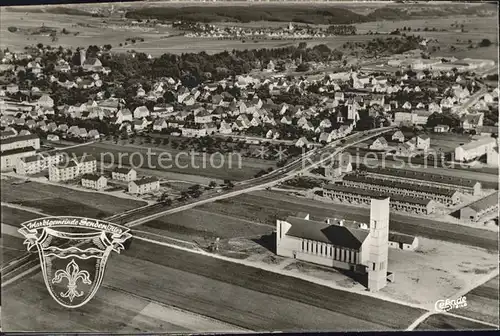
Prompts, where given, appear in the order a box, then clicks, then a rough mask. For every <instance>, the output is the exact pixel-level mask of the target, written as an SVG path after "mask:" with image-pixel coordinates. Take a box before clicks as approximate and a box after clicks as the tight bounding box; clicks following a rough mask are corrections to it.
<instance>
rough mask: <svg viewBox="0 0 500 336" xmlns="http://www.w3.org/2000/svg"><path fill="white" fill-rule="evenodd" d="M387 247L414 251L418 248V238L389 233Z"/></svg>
mask: <svg viewBox="0 0 500 336" xmlns="http://www.w3.org/2000/svg"><path fill="white" fill-rule="evenodd" d="M389 247H390V248H395V249H400V250H403V251H415V250H416V249H417V247H418V238H417V237H415V236H410V235H406V234H402V233H396V232H389Z"/></svg>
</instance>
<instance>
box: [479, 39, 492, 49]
mask: <svg viewBox="0 0 500 336" xmlns="http://www.w3.org/2000/svg"><path fill="white" fill-rule="evenodd" d="M490 45H491V41H490V40H489V39H482V40H481V42H479V46H480V47H489V46H490Z"/></svg>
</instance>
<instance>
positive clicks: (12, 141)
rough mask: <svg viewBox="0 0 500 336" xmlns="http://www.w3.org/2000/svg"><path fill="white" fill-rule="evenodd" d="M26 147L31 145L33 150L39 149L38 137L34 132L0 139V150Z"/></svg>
mask: <svg viewBox="0 0 500 336" xmlns="http://www.w3.org/2000/svg"><path fill="white" fill-rule="evenodd" d="M26 147H33V148H34V149H35V150H36V149H40V138H39V137H38V136H37V135H36V134H29V135H17V136H11V137H8V138H3V139H0V150H1V151H2V152H3V151H7V150H11V149H19V148H26Z"/></svg>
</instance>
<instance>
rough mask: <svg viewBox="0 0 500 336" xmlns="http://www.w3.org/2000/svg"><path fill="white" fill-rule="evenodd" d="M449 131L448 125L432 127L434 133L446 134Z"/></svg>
mask: <svg viewBox="0 0 500 336" xmlns="http://www.w3.org/2000/svg"><path fill="white" fill-rule="evenodd" d="M449 131H450V126H448V125H436V126H434V133H447V132H449Z"/></svg>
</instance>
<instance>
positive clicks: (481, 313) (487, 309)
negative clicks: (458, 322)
mask: <svg viewBox="0 0 500 336" xmlns="http://www.w3.org/2000/svg"><path fill="white" fill-rule="evenodd" d="M498 285H499V284H498V275H497V276H496V277H495V278H493V279H491V280H490V281H488V282H486V283H485V284H483V285H481V286H479V287H476V288H474V289H473V290H472V291H470V292H469V293H467V294H465V297H466V298H467V307H463V308H458V309H455V310H454V311H453V313H454V314H457V315H462V316H466V317H470V318H473V319H476V320H480V321H485V322H489V323H493V324H498V310H499V308H498Z"/></svg>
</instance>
